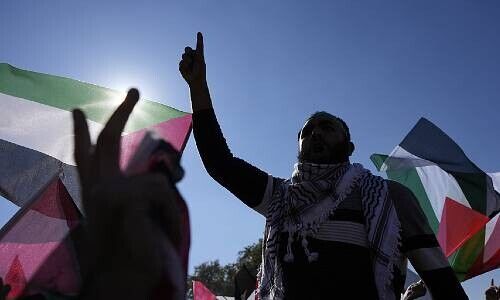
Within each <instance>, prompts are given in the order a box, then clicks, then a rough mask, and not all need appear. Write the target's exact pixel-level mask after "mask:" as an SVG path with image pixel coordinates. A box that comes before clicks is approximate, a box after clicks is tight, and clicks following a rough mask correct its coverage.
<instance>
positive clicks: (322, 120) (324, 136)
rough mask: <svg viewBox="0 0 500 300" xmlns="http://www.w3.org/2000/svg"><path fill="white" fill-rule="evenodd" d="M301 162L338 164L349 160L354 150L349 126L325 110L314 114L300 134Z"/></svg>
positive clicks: (299, 157)
mask: <svg viewBox="0 0 500 300" xmlns="http://www.w3.org/2000/svg"><path fill="white" fill-rule="evenodd" d="M298 140H299V155H298V160H299V162H309V163H317V164H336V163H341V162H347V161H349V156H351V154H352V152H353V151H354V144H353V143H352V142H351V134H350V132H349V127H348V126H347V124H346V123H345V122H344V121H343V120H342V119H340V118H338V117H336V116H334V115H332V114H329V113H327V112H325V111H319V112H315V113H314V114H312V115H311V116H310V117H309V118H308V119H307V120H306V122H305V124H304V126H303V127H302V129H301V130H300V131H299V134H298Z"/></svg>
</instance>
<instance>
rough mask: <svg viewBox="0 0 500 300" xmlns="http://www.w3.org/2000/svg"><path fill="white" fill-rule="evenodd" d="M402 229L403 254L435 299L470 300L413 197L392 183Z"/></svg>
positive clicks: (391, 190)
mask: <svg viewBox="0 0 500 300" xmlns="http://www.w3.org/2000/svg"><path fill="white" fill-rule="evenodd" d="M389 191H390V196H391V198H392V199H393V201H394V206H395V208H396V211H397V214H398V217H399V220H400V222H401V227H402V233H401V236H402V252H403V253H404V254H405V255H406V256H407V257H408V259H409V260H410V262H411V264H412V265H413V267H414V268H415V271H417V273H418V275H420V278H422V280H423V281H424V283H425V286H426V287H427V289H428V290H429V292H430V294H431V296H432V299H436V300H441V299H443V300H445V299H468V297H467V295H466V294H465V292H464V290H463V288H462V286H461V285H460V282H459V281H458V279H457V277H456V275H455V273H454V272H453V269H452V268H451V267H450V264H449V263H448V260H447V259H446V257H445V256H444V254H443V251H442V250H441V247H440V246H439V243H438V241H437V239H436V236H435V235H434V233H433V231H432V229H431V228H430V226H429V223H428V222H427V219H426V217H425V215H424V212H423V211H422V209H421V208H420V205H419V204H418V200H417V199H416V198H415V196H414V195H413V193H412V192H411V191H410V190H409V189H408V188H406V187H405V186H403V185H401V184H399V183H397V182H394V181H389Z"/></svg>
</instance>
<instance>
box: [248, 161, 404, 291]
mask: <svg viewBox="0 0 500 300" xmlns="http://www.w3.org/2000/svg"><path fill="white" fill-rule="evenodd" d="M353 189H359V190H360V194H361V203H362V209H363V215H364V217H365V220H366V231H367V238H368V245H369V248H370V250H371V251H370V252H371V254H372V261H373V271H374V274H373V275H374V279H375V284H376V287H377V292H378V296H379V299H394V298H395V295H394V292H393V289H392V279H393V267H394V265H395V264H397V262H398V261H399V260H400V258H401V255H400V253H399V243H400V227H401V226H400V223H399V220H398V217H397V215H396V211H395V208H394V205H393V203H392V199H390V198H389V196H388V187H387V182H386V181H385V180H384V179H383V178H381V177H379V176H374V175H372V174H371V173H370V171H368V170H366V169H364V168H363V167H362V166H361V165H360V164H350V163H343V164H337V165H324V164H311V163H297V164H295V167H294V172H293V174H292V177H291V178H290V179H288V180H284V181H278V180H275V181H274V186H273V191H272V199H271V200H270V203H269V206H268V211H267V215H266V228H265V231H264V239H263V241H264V243H263V247H262V264H261V267H260V271H259V275H258V280H259V296H260V299H263V300H267V299H276V300H280V299H283V298H284V295H285V291H284V286H283V275H282V267H281V265H282V259H283V260H284V261H285V262H292V261H293V260H294V255H293V251H292V248H291V244H292V242H293V241H294V240H298V241H300V242H301V244H302V248H303V249H304V253H305V254H306V256H307V257H308V260H309V262H311V261H315V260H317V259H318V256H319V254H318V253H316V252H312V251H311V249H309V247H308V242H307V239H306V237H308V236H314V234H315V233H317V232H318V230H319V228H320V226H321V225H322V224H323V222H325V221H326V220H328V218H329V217H330V216H331V215H333V214H334V213H335V210H336V209H337V207H338V205H339V204H340V203H341V202H342V201H343V200H344V199H345V198H346V197H347V196H348V195H349V194H350V193H351V192H352V191H353ZM282 232H287V233H288V241H287V249H286V255H285V257H283V258H281V257H278V253H279V252H278V247H279V245H280V241H279V236H280V233H282Z"/></svg>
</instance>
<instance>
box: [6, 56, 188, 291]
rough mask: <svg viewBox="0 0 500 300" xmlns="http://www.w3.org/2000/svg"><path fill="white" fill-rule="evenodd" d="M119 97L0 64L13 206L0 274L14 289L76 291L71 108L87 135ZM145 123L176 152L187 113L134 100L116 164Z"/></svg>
mask: <svg viewBox="0 0 500 300" xmlns="http://www.w3.org/2000/svg"><path fill="white" fill-rule="evenodd" d="M124 98H125V93H121V92H117V91H114V90H111V89H108V88H104V87H100V86H96V85H93V84H88V83H84V82H81V81H77V80H73V79H69V78H63V77H58V76H53V75H47V74H42V73H36V72H32V71H27V70H21V69H18V68H15V67H13V66H11V65H9V64H5V63H0V105H1V107H2V109H1V110H0V173H1V174H0V195H1V196H3V197H5V198H6V199H7V200H9V201H11V202H12V203H14V204H15V205H17V206H19V207H20V208H21V209H20V211H19V212H18V213H17V214H16V215H15V216H14V217H13V218H12V219H11V220H10V221H9V222H8V223H7V224H6V225H5V226H4V228H2V230H1V231H0V277H2V278H4V279H5V281H6V282H7V283H9V284H12V285H13V286H15V288H14V290H16V289H17V290H16V291H17V292H16V293H21V292H22V291H25V292H27V291H30V290H33V291H34V290H36V289H48V290H52V291H55V292H60V293H68V294H71V293H73V292H74V291H76V290H77V288H78V285H79V278H78V274H77V272H76V271H77V270H78V266H76V265H75V262H76V256H75V255H76V253H75V251H74V243H75V240H74V237H73V232H74V229H75V228H76V227H77V224H78V221H79V220H80V218H81V215H82V211H81V208H82V205H81V199H80V190H79V184H78V177H77V170H76V165H75V162H74V159H73V149H74V147H73V121H72V116H71V111H72V110H73V109H75V108H80V109H81V110H83V111H84V112H85V114H86V117H87V122H88V125H89V131H90V134H91V137H92V138H93V140H94V141H95V139H96V137H97V134H98V133H99V132H100V130H101V129H102V128H103V126H104V124H105V123H106V121H107V119H108V118H109V117H110V116H111V114H112V112H113V111H114V110H115V109H116V108H117V107H118V105H119V104H120V103H121V102H122V101H123V99H124ZM148 129H153V130H155V131H156V132H157V133H158V134H159V135H160V136H161V137H162V138H164V139H165V140H167V141H169V142H170V143H171V144H172V146H173V147H174V148H175V149H176V150H178V151H180V152H182V150H183V149H184V147H185V144H186V142H187V138H188V136H189V133H190V131H191V115H190V114H189V113H185V112H182V111H179V110H176V109H174V108H171V107H169V106H166V105H163V104H160V103H157V102H153V101H148V100H140V101H139V103H138V104H137V105H136V107H135V109H134V111H133V113H132V114H131V116H130V118H129V120H128V122H127V126H126V128H125V130H124V133H123V134H122V144H121V161H120V163H121V165H122V167H125V166H126V164H127V162H128V161H129V159H130V158H131V156H132V155H133V154H134V152H135V150H136V148H137V146H138V145H139V143H140V141H141V140H142V137H143V136H144V134H145V132H146V130H148ZM185 213H186V218H187V211H186V212H185ZM186 222H189V221H188V219H186ZM185 227H186V226H185ZM188 227H189V225H187V228H188ZM188 230H189V229H188ZM187 236H189V234H188V235H187ZM187 247H188V248H189V246H187ZM183 256H185V257H186V258H187V254H185V255H183ZM183 258H184V257H183ZM183 260H184V259H183ZM63 267H64V268H63ZM65 272H66V273H65ZM71 272H73V273H74V274H73V273H71ZM75 272H76V273H75ZM13 294H14V291H13V292H12V293H11V294H10V296H11V295H13Z"/></svg>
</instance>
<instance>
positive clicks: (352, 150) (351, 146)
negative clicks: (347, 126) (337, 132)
mask: <svg viewBox="0 0 500 300" xmlns="http://www.w3.org/2000/svg"><path fill="white" fill-rule="evenodd" d="M355 148H356V147H354V144H353V143H352V142H351V141H349V149H348V152H349V156H351V155H352V153H353V152H354V149H355Z"/></svg>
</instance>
